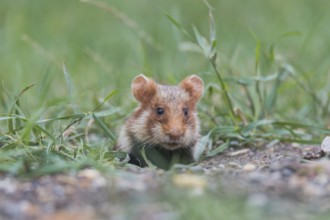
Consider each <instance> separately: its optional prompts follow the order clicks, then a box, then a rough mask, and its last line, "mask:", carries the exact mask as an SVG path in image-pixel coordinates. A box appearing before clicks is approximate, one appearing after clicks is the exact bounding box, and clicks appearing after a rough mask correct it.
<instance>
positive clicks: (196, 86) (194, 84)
mask: <svg viewBox="0 0 330 220" xmlns="http://www.w3.org/2000/svg"><path fill="white" fill-rule="evenodd" d="M180 86H181V87H182V88H183V89H185V90H186V91H187V92H188V93H189V94H190V97H191V98H192V99H193V100H194V101H195V102H197V101H198V100H199V99H200V98H201V96H202V95H203V89H204V83H203V80H202V79H201V78H200V77H199V76H197V75H191V76H188V77H187V78H185V79H184V80H182V81H181V82H180Z"/></svg>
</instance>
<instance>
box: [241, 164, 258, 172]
mask: <svg viewBox="0 0 330 220" xmlns="http://www.w3.org/2000/svg"><path fill="white" fill-rule="evenodd" d="M256 168H257V166H256V165H254V164H253V163H247V164H245V165H244V167H243V171H246V172H250V171H253V170H255V169H256Z"/></svg>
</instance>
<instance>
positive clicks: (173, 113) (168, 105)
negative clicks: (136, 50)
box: [117, 75, 203, 152]
mask: <svg viewBox="0 0 330 220" xmlns="http://www.w3.org/2000/svg"><path fill="white" fill-rule="evenodd" d="M132 92H133V95H134V97H135V98H136V100H137V101H138V102H139V103H140V105H139V107H138V108H137V109H136V110H135V111H134V112H133V113H132V115H131V116H130V117H129V118H128V119H127V120H126V122H125V124H124V126H123V127H122V128H121V131H120V135H119V138H118V142H117V148H118V149H119V150H122V151H126V152H131V151H132V150H133V148H135V147H138V146H140V145H147V146H149V147H161V148H164V149H167V150H176V149H180V148H184V149H188V150H189V151H190V152H192V151H193V150H194V148H195V145H196V143H197V142H198V140H199V138H200V134H199V120H198V117H197V110H196V103H197V102H198V100H199V99H200V98H201V96H202V93H203V81H202V80H201V79H200V78H199V77H198V76H196V75H192V76H188V77H187V78H185V79H184V80H182V81H181V82H180V84H179V85H177V86H168V85H160V84H157V83H156V82H155V81H153V80H152V79H149V78H147V77H145V76H144V75H139V76H137V77H136V78H135V79H133V81H132ZM159 108H161V110H159ZM187 110H188V112H187V114H185V111H187ZM158 111H163V114H159V113H158Z"/></svg>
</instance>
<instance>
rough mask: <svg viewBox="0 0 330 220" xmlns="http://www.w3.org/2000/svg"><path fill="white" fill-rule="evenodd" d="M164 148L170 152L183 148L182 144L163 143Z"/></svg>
mask: <svg viewBox="0 0 330 220" xmlns="http://www.w3.org/2000/svg"><path fill="white" fill-rule="evenodd" d="M163 146H164V147H165V148H167V149H169V150H175V149H178V148H180V147H181V143H180V142H166V143H163Z"/></svg>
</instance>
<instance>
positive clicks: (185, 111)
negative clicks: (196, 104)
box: [183, 108, 189, 116]
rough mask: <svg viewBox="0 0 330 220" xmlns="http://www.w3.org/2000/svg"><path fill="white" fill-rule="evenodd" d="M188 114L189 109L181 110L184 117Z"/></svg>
mask: <svg viewBox="0 0 330 220" xmlns="http://www.w3.org/2000/svg"><path fill="white" fill-rule="evenodd" d="M188 113H189V109H188V108H183V114H184V115H185V116H188Z"/></svg>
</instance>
